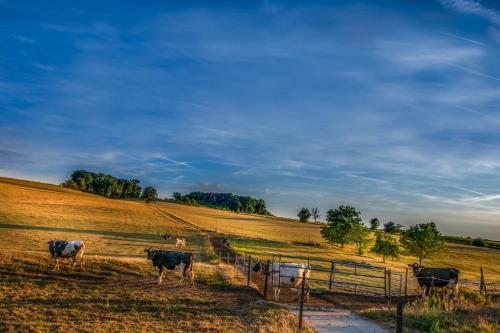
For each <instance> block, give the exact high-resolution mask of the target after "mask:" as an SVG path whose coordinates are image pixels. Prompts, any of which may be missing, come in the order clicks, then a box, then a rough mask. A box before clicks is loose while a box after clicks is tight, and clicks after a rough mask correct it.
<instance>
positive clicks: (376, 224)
mask: <svg viewBox="0 0 500 333" xmlns="http://www.w3.org/2000/svg"><path fill="white" fill-rule="evenodd" d="M379 226H380V221H379V219H378V218H376V217H374V218H372V219H371V220H370V229H371V230H377V229H378V227H379Z"/></svg>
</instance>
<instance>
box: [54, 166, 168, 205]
mask: <svg viewBox="0 0 500 333" xmlns="http://www.w3.org/2000/svg"><path fill="white" fill-rule="evenodd" d="M139 184H140V181H139V180H138V179H122V178H115V177H113V176H111V175H106V174H104V173H102V172H99V173H95V172H90V171H87V170H75V171H73V173H71V177H70V178H69V179H67V180H65V181H64V182H63V183H62V184H61V186H63V187H66V188H70V189H74V190H80V191H84V192H88V193H93V194H97V195H102V196H104V197H107V198H115V199H144V200H146V201H154V200H156V199H158V192H157V191H156V189H155V188H154V187H151V186H148V187H145V188H144V189H143V188H142V187H141V186H140V185H139Z"/></svg>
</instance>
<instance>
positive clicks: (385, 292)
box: [271, 254, 408, 297]
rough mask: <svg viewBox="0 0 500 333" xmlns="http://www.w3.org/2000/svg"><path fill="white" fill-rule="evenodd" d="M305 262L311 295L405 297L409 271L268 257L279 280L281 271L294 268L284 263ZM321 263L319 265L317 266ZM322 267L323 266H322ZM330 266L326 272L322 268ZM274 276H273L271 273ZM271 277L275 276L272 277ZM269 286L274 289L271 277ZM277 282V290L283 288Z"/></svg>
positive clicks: (329, 261) (327, 260)
mask: <svg viewBox="0 0 500 333" xmlns="http://www.w3.org/2000/svg"><path fill="white" fill-rule="evenodd" d="M294 259H298V260H305V261H307V264H308V266H309V269H310V271H311V273H310V277H309V278H308V281H310V284H311V285H310V288H311V289H312V290H314V291H332V290H334V289H335V290H334V291H341V292H352V293H354V294H360V295H363V294H365V295H368V296H380V297H390V296H402V295H407V294H408V271H407V270H405V271H403V272H393V271H391V270H387V269H386V268H384V267H377V266H371V265H367V264H362V263H361V264H359V263H354V262H347V261H340V260H329V259H323V258H310V257H303V256H291V255H283V254H273V255H271V262H272V263H273V262H274V263H278V264H279V265H278V267H279V270H280V272H279V273H280V274H278V279H279V280H280V279H281V277H284V276H283V275H281V267H296V266H294V265H287V264H289V263H287V262H284V260H286V261H290V260H294ZM318 263H320V264H318ZM321 264H323V265H321ZM325 264H329V266H330V267H329V268H328V267H325V266H324V265H325ZM273 273H276V272H273ZM273 275H274V274H273ZM271 280H272V285H273V286H275V285H276V283H274V276H271ZM279 282H280V281H278V286H279V287H284V286H282V285H281V284H280V283H279Z"/></svg>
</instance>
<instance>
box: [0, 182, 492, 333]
mask: <svg viewBox="0 0 500 333" xmlns="http://www.w3.org/2000/svg"><path fill="white" fill-rule="evenodd" d="M214 231H215V232H217V233H219V234H223V235H225V236H226V237H227V238H229V239H230V240H231V244H232V246H233V248H234V249H235V250H236V251H238V252H239V253H245V254H252V255H253V256H254V257H261V258H266V257H267V256H269V255H270V254H271V253H282V254H288V255H300V256H307V257H316V258H328V259H334V260H347V261H355V262H359V263H366V264H371V265H376V266H384V265H385V266H386V267H388V268H390V269H392V270H395V271H398V270H399V271H402V270H404V269H405V268H406V264H407V263H412V262H415V261H416V259H415V258H409V257H402V258H400V260H398V261H394V262H391V261H388V262H387V263H386V264H383V263H382V261H381V259H380V258H378V257H375V256H372V255H369V254H367V255H363V256H358V255H357V254H356V253H355V251H354V249H351V248H345V249H341V248H339V247H336V246H331V245H329V244H326V243H325V242H324V241H323V240H322V238H321V236H320V233H319V226H318V225H315V224H303V223H299V222H294V221H291V220H289V219H279V218H274V217H262V216H254V215H244V214H236V213H233V212H227V211H221V210H216V209H211V208H203V207H192V206H186V205H178V204H173V203H164V202H159V203H155V204H145V203H143V202H134V201H123V200H112V199H106V198H102V197H99V196H95V195H91V194H86V193H82V192H79V191H73V190H69V189H64V188H61V187H59V186H55V185H48V184H41V183H35V182H29V181H21V180H14V179H8V178H0V233H1V237H0V258H1V259H0V319H1V320H0V331H23V332H24V331H33V332H36V331H66V330H67V329H68V328H77V327H78V328H79V330H81V331H93V332H106V331H141V330H145V331H151V330H165V331H189V330H191V331H205V330H208V331H214V332H238V331H257V332H258V331H261V332H286V331H292V330H293V328H292V327H293V326H294V324H295V323H294V321H295V319H296V318H295V317H293V316H291V315H290V314H288V313H287V311H285V310H284V309H283V308H279V307H273V306H270V305H268V306H260V305H257V304H256V303H255V302H256V301H257V300H258V299H259V297H258V295H257V294H256V293H255V292H252V291H249V290H248V289H245V288H241V287H238V286H234V285H229V284H228V283H227V280H226V279H225V278H223V276H224V272H223V271H221V270H222V268H220V267H219V266H217V265H211V264H210V263H214V262H216V260H215V256H214V253H213V251H212V248H211V246H210V242H209V240H208V237H207V236H208V234H209V233H210V232H214ZM165 232H168V233H170V234H173V235H175V236H179V237H185V238H186V239H187V241H188V246H187V250H189V251H191V252H193V253H195V255H196V258H197V262H198V263H197V265H196V271H197V279H196V280H197V281H198V282H197V284H196V287H195V288H194V289H189V288H185V287H184V288H177V287H176V286H175V282H176V279H177V277H176V278H175V279H174V278H173V277H172V276H170V277H169V278H168V279H167V283H166V284H165V285H163V286H160V287H158V286H157V285H155V275H154V273H155V272H154V270H153V268H152V267H151V264H150V262H148V261H147V260H146V259H145V254H144V252H143V250H144V249H145V248H147V247H156V248H164V249H173V248H174V247H175V246H174V245H175V240H170V241H165V240H163V239H162V238H161V235H162V234H163V233H165ZM51 239H65V240H84V241H85V242H86V243H87V251H86V256H85V257H86V260H85V265H84V270H83V272H79V271H76V272H69V270H68V264H66V265H65V266H63V269H62V271H61V272H53V271H52V264H51V263H50V262H49V258H48V251H47V241H49V240H51ZM424 265H428V266H453V267H458V268H459V269H460V270H461V272H462V275H461V280H462V282H465V283H466V284H467V283H477V282H478V280H479V267H483V268H484V271H485V276H486V280H487V282H488V283H490V282H491V281H498V280H500V251H498V250H493V249H487V248H478V247H472V246H467V245H457V244H450V245H449V251H448V253H447V254H446V255H445V256H443V257H442V258H439V259H435V260H426V261H425V262H424ZM490 286H492V284H490ZM172 290H174V292H173V293H172V292H171V291H172ZM96 309H98V310H99V311H96ZM271 319H272V320H271Z"/></svg>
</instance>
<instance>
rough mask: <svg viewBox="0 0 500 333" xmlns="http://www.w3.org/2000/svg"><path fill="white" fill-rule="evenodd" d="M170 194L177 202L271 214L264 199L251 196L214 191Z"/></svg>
mask: <svg viewBox="0 0 500 333" xmlns="http://www.w3.org/2000/svg"><path fill="white" fill-rule="evenodd" d="M172 196H173V198H174V199H175V200H177V201H179V202H186V203H191V204H199V205H203V206H208V207H213V208H219V209H226V210H232V211H234V212H241V213H251V214H260V215H271V213H269V212H268V211H267V208H266V202H265V201H264V200H262V199H256V198H252V197H250V196H239V195H235V194H232V193H214V192H191V193H189V194H186V195H181V194H180V193H178V192H175V193H174V194H173V195H172Z"/></svg>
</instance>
